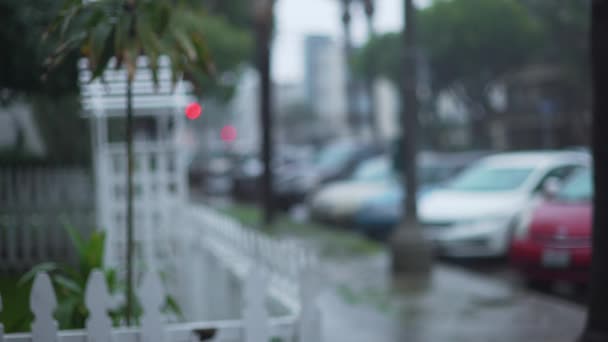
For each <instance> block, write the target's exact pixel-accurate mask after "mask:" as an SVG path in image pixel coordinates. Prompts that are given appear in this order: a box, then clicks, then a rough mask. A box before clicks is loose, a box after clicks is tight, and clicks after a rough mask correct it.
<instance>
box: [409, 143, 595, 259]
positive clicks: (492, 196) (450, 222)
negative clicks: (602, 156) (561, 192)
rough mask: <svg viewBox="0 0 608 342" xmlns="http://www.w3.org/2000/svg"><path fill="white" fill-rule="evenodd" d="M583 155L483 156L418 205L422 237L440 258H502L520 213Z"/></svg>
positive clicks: (587, 158)
mask: <svg viewBox="0 0 608 342" xmlns="http://www.w3.org/2000/svg"><path fill="white" fill-rule="evenodd" d="M590 159H591V158H590V156H589V154H587V153H584V152H557V151H556V152H516V153H503V154H497V155H493V156H490V157H486V158H484V159H482V160H480V161H479V162H477V163H476V164H474V165H473V166H471V167H470V168H468V169H466V170H465V171H464V172H462V173H461V174H459V175H458V176H457V177H456V178H454V179H453V180H452V181H451V182H449V183H447V184H446V186H445V187H442V188H440V189H437V190H435V191H432V192H431V193H429V194H428V195H427V196H424V197H423V198H422V199H421V200H420V202H419V215H420V221H421V223H422V225H423V227H424V228H423V229H424V233H425V236H427V238H429V239H430V240H431V241H432V242H433V245H434V246H435V247H436V250H437V252H438V254H440V255H444V256H450V257H501V256H504V255H506V253H507V251H508V246H509V243H510V241H511V236H512V232H513V227H514V225H515V221H516V220H517V217H518V215H519V213H520V212H521V211H522V210H524V209H525V208H526V207H527V206H530V205H532V203H533V201H534V200H535V199H537V198H538V197H539V196H538V195H539V194H540V193H541V192H542V191H543V190H545V189H546V188H548V186H549V185H552V186H555V183H556V182H557V181H559V180H563V179H564V178H565V177H567V176H568V175H569V174H571V173H572V171H573V170H575V169H577V168H579V167H582V166H586V165H589V164H590Z"/></svg>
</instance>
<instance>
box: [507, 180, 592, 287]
mask: <svg viewBox="0 0 608 342" xmlns="http://www.w3.org/2000/svg"><path fill="white" fill-rule="evenodd" d="M592 188H593V186H592V176H591V171H590V170H589V169H584V170H580V171H577V172H576V173H575V174H574V175H573V176H572V177H570V178H568V180H567V181H566V183H565V184H564V186H563V187H562V188H561V189H560V190H559V191H558V192H557V193H556V195H555V196H553V197H552V198H551V199H546V200H544V201H543V202H541V203H540V204H539V205H538V206H535V207H534V208H533V209H531V210H530V211H529V212H528V213H525V214H524V215H522V217H521V219H520V222H519V224H518V226H517V227H516V230H515V233H514V238H513V242H512V244H511V252H510V258H511V262H512V264H513V265H514V266H515V267H516V268H517V269H519V270H520V271H521V272H522V273H523V274H524V276H525V277H526V278H527V280H529V281H531V282H534V283H539V282H551V281H558V280H559V281H570V282H574V283H581V284H585V283H587V280H588V275H589V267H590V264H591V214H592V207H591V198H592Z"/></svg>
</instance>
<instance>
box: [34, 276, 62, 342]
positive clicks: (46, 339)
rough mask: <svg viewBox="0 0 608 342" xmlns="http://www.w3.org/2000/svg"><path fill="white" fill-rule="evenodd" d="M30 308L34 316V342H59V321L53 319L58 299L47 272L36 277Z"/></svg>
mask: <svg viewBox="0 0 608 342" xmlns="http://www.w3.org/2000/svg"><path fill="white" fill-rule="evenodd" d="M30 308H31V310H32V313H33V314H34V322H33V323H32V342H57V340H58V338H57V321H55V319H54V318H53V312H54V311H55V308H57V299H56V298H55V292H54V291H53V285H51V278H50V277H49V275H48V274H46V273H45V272H40V273H38V274H37V275H36V278H35V280H34V285H33V286H32V292H31V293H30Z"/></svg>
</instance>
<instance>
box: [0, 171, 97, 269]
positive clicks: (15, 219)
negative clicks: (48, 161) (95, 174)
mask: <svg viewBox="0 0 608 342" xmlns="http://www.w3.org/2000/svg"><path fill="white" fill-rule="evenodd" d="M93 203H94V195H93V187H92V181H91V179H90V176H89V175H88V173H87V172H86V171H85V170H84V169H79V168H33V167H29V168H20V167H15V168H2V169H0V271H17V272H20V271H24V270H27V269H29V268H30V267H31V266H33V265H35V264H37V263H40V262H42V261H57V262H67V261H70V260H72V259H73V257H74V251H73V250H72V248H71V243H70V241H69V239H68V237H67V234H66V232H65V230H64V227H63V225H65V224H70V225H72V226H73V227H75V228H77V229H78V230H80V231H81V232H82V233H83V234H87V233H88V232H89V231H90V230H91V229H93V224H94V217H93V215H94V210H93V207H94V204H93Z"/></svg>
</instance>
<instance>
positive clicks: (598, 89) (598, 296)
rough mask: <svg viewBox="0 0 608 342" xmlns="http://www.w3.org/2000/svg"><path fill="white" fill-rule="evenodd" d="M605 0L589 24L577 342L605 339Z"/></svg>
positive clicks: (607, 299)
mask: <svg viewBox="0 0 608 342" xmlns="http://www.w3.org/2000/svg"><path fill="white" fill-rule="evenodd" d="M607 35H608V1H606V0H594V1H593V4H592V24H591V63H592V67H593V73H592V76H593V125H592V127H593V128H592V130H593V131H592V135H593V138H592V140H593V142H592V149H593V157H594V164H593V168H594V170H593V177H594V182H595V185H594V196H593V206H594V208H595V210H594V211H593V243H592V248H593V258H592V262H591V282H590V286H589V299H588V301H587V302H588V306H589V307H588V316H587V323H586V326H585V331H584V333H583V336H582V337H581V339H580V341H581V342H596V341H598V342H599V341H608V291H607V289H608V230H606V226H608V212H607V211H606V210H605V208H606V205H608V191H606V190H607V189H608V137H607V136H606V132H607V131H608V62H607V61H608V46H607V45H606V42H605V38H606V36H607Z"/></svg>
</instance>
